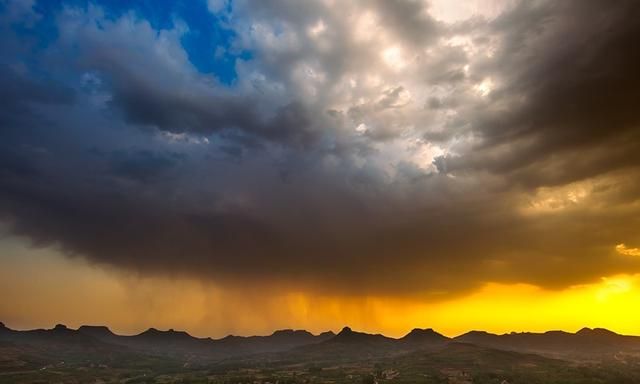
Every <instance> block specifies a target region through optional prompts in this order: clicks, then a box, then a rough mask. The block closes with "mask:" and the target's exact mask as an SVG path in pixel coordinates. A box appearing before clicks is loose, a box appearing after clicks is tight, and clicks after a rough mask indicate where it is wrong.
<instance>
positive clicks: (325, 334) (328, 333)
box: [318, 331, 336, 338]
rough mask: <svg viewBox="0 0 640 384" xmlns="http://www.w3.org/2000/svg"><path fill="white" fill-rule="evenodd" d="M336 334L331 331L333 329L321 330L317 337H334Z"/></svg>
mask: <svg viewBox="0 0 640 384" xmlns="http://www.w3.org/2000/svg"><path fill="white" fill-rule="evenodd" d="M335 335H336V334H335V333H333V331H326V332H322V333H321V334H319V335H318V336H319V337H323V338H330V337H334V336H335Z"/></svg>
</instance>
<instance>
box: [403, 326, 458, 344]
mask: <svg viewBox="0 0 640 384" xmlns="http://www.w3.org/2000/svg"><path fill="white" fill-rule="evenodd" d="M400 340H403V341H410V342H423V341H446V340H449V338H448V337H446V336H444V335H442V334H440V333H438V332H436V331H434V330H433V329H432V328H427V329H420V328H414V329H412V330H411V332H409V333H407V334H406V335H405V336H404V337H402V338H401V339H400Z"/></svg>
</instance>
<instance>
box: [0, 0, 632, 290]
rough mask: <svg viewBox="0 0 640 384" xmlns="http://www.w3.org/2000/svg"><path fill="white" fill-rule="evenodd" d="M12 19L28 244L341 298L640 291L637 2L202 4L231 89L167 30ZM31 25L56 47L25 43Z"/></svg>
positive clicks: (5, 116)
mask: <svg viewBox="0 0 640 384" xmlns="http://www.w3.org/2000/svg"><path fill="white" fill-rule="evenodd" d="M17 3H23V2H13V1H9V2H3V3H2V14H3V17H2V18H0V23H1V26H0V28H1V29H2V32H3V36H4V37H3V38H2V39H1V40H0V44H1V45H2V50H3V51H4V52H7V53H9V54H5V55H2V56H3V57H2V59H0V85H1V86H2V87H1V89H0V97H1V99H2V100H1V101H2V104H1V105H0V125H1V126H0V176H1V178H0V218H1V220H2V221H3V222H5V223H6V224H8V227H9V228H10V231H12V232H13V233H15V234H19V235H23V236H26V237H27V238H29V239H31V240H32V241H33V243H34V245H40V246H54V247H58V248H60V249H61V250H63V251H64V252H65V254H67V255H69V257H79V258H83V259H86V260H88V261H90V262H92V263H96V264H98V265H108V266H115V267H117V268H122V269H125V270H132V271H136V272H139V273H142V274H149V275H156V274H159V275H176V274H178V275H186V276H195V277H197V278H202V279H208V280H214V281H245V280H249V279H250V280H252V281H262V282H264V283H276V284H282V285H286V286H291V287H296V289H300V290H310V291H329V292H340V293H345V294H359V293H365V292H367V293H371V292H373V293H376V294H383V295H384V294H393V295H395V294H399V295H415V294H417V295H419V294H425V293H426V294H429V293H438V294H439V295H441V296H442V297H445V296H446V295H451V294H458V293H461V292H465V291H467V290H469V289H472V288H474V287H476V286H478V285H480V284H482V283H484V282H489V281H493V282H524V283H530V284H535V285H539V286H542V287H544V288H563V287H567V286H570V285H574V284H579V283H584V282H589V281H593V280H596V279H598V278H599V277H601V276H604V275H609V274H615V273H637V272H640V259H638V258H634V257H630V256H628V255H624V254H620V253H619V252H616V250H615V246H616V245H617V244H621V243H624V244H627V245H628V246H630V247H636V246H637V245H638V244H640V237H639V235H638V234H639V232H638V228H640V208H639V206H638V199H639V198H640V183H639V182H638V181H640V169H639V165H640V164H639V163H640V156H639V155H638V154H639V153H640V127H639V123H640V108H638V100H640V75H639V73H638V68H640V51H639V48H638V44H637V41H638V40H639V39H640V21H639V20H640V4H638V2H636V1H624V0H623V1H617V2H615V3H612V2H603V1H578V0H576V1H564V2H560V3H559V2H553V1H535V2H530V1H522V2H516V3H514V2H504V4H503V6H502V7H501V8H500V12H498V13H497V14H496V15H478V14H475V15H471V14H470V15H467V16H468V17H466V16H465V17H462V18H461V19H460V20H456V21H453V20H447V19H443V18H442V17H439V16H438V14H437V12H435V9H436V7H435V4H429V3H428V2H422V1H410V0H407V1H395V2H388V1H345V2H342V1H341V2H331V1H307V2H298V1H291V2H289V1H260V2H250V1H233V2H230V3H226V2H223V3H219V2H211V4H210V7H209V9H210V11H211V12H212V13H213V15H214V16H215V17H216V18H217V19H218V20H220V21H219V22H220V23H221V25H223V28H225V29H226V30H227V31H228V33H231V34H232V36H233V39H232V42H231V44H230V45H229V46H227V47H222V48H221V50H220V51H219V52H223V51H224V52H227V54H234V55H235V56H234V65H233V69H234V71H235V73H236V75H237V76H236V78H234V79H233V80H232V81H231V82H228V83H227V82H225V81H223V79H221V78H219V77H217V76H216V75H215V74H212V73H207V72H203V71H201V70H200V69H199V68H198V67H197V66H196V65H195V64H193V63H192V61H191V60H190V55H189V52H187V49H186V48H185V46H184V45H183V44H184V41H185V36H188V35H189V33H192V31H190V28H189V25H188V24H187V23H186V22H184V21H182V20H180V19H179V18H177V17H176V18H175V20H174V21H173V23H172V25H170V26H157V25H154V24H153V23H151V22H150V21H148V20H146V19H145V18H144V17H143V16H141V15H139V14H137V13H135V12H123V13H121V14H117V15H113V14H110V13H108V12H106V11H105V10H104V9H102V8H101V6H100V5H94V4H88V5H86V6H85V7H74V6H71V5H67V6H61V7H60V8H57V9H56V10H55V11H49V12H53V15H44V14H41V13H40V12H44V11H41V10H40V9H39V8H38V6H37V5H36V4H30V3H28V2H27V4H28V5H29V6H26V7H24V6H23V7H22V8H20V9H22V10H23V11H22V12H17V13H16V12H9V10H10V9H13V8H12V7H16V4H17ZM213 3H215V4H213ZM47 16H49V17H48V18H47ZM43 20H49V21H50V23H51V26H50V27H51V28H53V29H54V30H55V31H56V33H55V34H53V36H55V37H53V38H51V40H50V41H47V42H46V44H45V43H40V44H38V43H31V39H32V37H31V34H30V33H29V31H30V30H31V29H33V28H36V27H37V26H38V23H41V22H44V21H43ZM25 31H26V32H25ZM19 46H21V47H22V48H21V49H18V48H17V47H19ZM223 48H224V49H223ZM229 52H231V53H229ZM234 52H235V53H234ZM238 52H249V53H250V54H247V55H245V56H242V57H240V56H238ZM221 54H222V55H224V54H225V53H221ZM217 56H218V55H217V54H216V53H215V52H211V56H210V60H219V58H218V57H217Z"/></svg>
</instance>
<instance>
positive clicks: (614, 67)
mask: <svg viewBox="0 0 640 384" xmlns="http://www.w3.org/2000/svg"><path fill="white" fill-rule="evenodd" d="M638 16H640V6H639V4H638V3H637V2H634V1H622V2H619V3H616V5H615V6H612V5H611V4H603V3H600V2H592V1H586V2H566V3H562V4H553V3H544V4H543V5H533V4H530V3H522V4H520V6H519V7H517V8H516V9H515V10H514V11H512V12H511V13H509V14H505V15H503V16H502V17H500V18H498V19H497V20H496V21H495V22H494V23H493V25H492V28H493V29H494V30H495V31H496V32H497V33H499V34H500V35H502V36H504V42H503V45H502V48H501V50H500V51H499V52H498V53H497V55H498V57H497V58H496V60H495V63H496V67H495V68H493V69H491V70H492V71H495V73H496V74H497V75H498V76H500V77H501V78H503V79H504V81H505V84H504V86H503V87H501V88H500V89H499V91H497V92H496V93H495V94H494V95H492V99H491V104H493V105H497V106H500V107H498V108H491V107H490V106H489V107H488V108H486V109H487V110H486V111H481V112H477V113H476V112H474V114H472V115H471V116H470V119H472V120H471V121H470V123H471V125H472V126H473V130H474V132H475V133H476V134H478V135H479V136H480V138H481V139H482V140H481V142H480V143H479V144H478V145H477V146H476V148H475V149H474V150H472V151H469V152H468V153H467V154H464V155H462V156H460V157H455V156H451V157H448V158H446V159H445V160H444V161H441V162H439V164H444V163H446V168H447V171H448V172H452V171H455V170H462V169H465V168H466V169H486V170H489V171H491V172H495V173H500V174H507V175H510V178H511V179H512V180H513V181H515V182H520V183H524V184H526V185H529V186H533V187H536V186H540V185H561V184H564V183H567V182H572V181H576V180H582V179H584V178H587V177H591V176H596V175H599V174H602V173H606V172H609V171H612V170H615V169H618V168H621V167H626V166H634V165H638V164H639V163H638V160H639V159H640V158H639V157H638V156H637V153H638V149H640V148H639V145H640V114H638V108H637V103H636V101H635V100H637V99H638V97H639V96H640V74H639V73H638V70H637V68H639V67H640V51H639V50H638V49H637V48H636V45H637V44H636V41H637V40H638V37H640V23H638V22H637V20H638Z"/></svg>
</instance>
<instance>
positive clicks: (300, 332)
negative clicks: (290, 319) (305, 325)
mask: <svg viewBox="0 0 640 384" xmlns="http://www.w3.org/2000/svg"><path fill="white" fill-rule="evenodd" d="M271 336H273V337H291V336H313V335H312V334H311V332H308V331H306V330H304V329H296V330H293V329H279V330H277V331H275V332H273V333H272V334H271Z"/></svg>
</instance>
